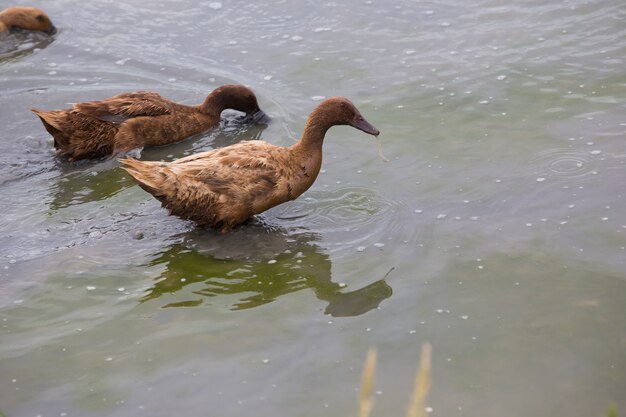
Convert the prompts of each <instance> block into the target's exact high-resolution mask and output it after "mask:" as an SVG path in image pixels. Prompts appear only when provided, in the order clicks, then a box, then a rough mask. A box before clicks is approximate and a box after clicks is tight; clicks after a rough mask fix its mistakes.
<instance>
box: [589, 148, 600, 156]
mask: <svg viewBox="0 0 626 417" xmlns="http://www.w3.org/2000/svg"><path fill="white" fill-rule="evenodd" d="M589 153H590V154H592V155H600V154H601V153H602V151H600V150H598V149H596V150H593V151H591V152H589Z"/></svg>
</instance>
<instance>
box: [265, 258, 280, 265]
mask: <svg viewBox="0 0 626 417" xmlns="http://www.w3.org/2000/svg"><path fill="white" fill-rule="evenodd" d="M276 262H278V261H276V259H270V260H269V261H267V263H268V264H269V265H271V264H275V263H276Z"/></svg>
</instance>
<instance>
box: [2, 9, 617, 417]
mask: <svg viewBox="0 0 626 417" xmlns="http://www.w3.org/2000/svg"><path fill="white" fill-rule="evenodd" d="M509 3H510V4H507V3H503V2H495V1H485V0H481V1H479V2H474V4H468V3H466V2H461V1H458V0H455V1H453V0H449V1H446V2H412V1H408V0H399V1H396V2H393V3H388V2H379V1H348V2H325V3H319V2H309V1H304V0H300V1H294V2H286V1H270V2H262V3H259V2H256V3H251V4H249V3H247V2H240V1H223V2H213V1H211V2H193V1H187V0H181V1H177V2H146V1H136V0H131V1H125V2H116V1H101V2H84V3H80V4H78V3H75V2H70V1H65V0H63V1H61V0H59V1H54V2H50V1H49V2H35V4H34V5H35V6H40V7H42V8H44V9H45V10H46V11H47V12H48V13H49V15H50V16H51V18H52V19H53V21H54V22H55V24H56V25H57V27H58V28H59V33H58V34H57V35H56V36H55V39H54V40H53V42H49V41H47V40H46V39H42V38H40V37H37V36H35V35H23V34H20V35H16V36H17V39H13V38H12V39H9V40H7V41H6V42H10V43H11V45H17V44H19V45H20V48H19V49H18V50H15V48H13V50H12V51H11V50H10V49H11V48H9V47H7V46H6V45H8V44H7V43H5V46H4V47H3V48H4V49H3V50H2V51H1V53H2V55H1V57H0V91H1V94H0V121H1V125H2V133H1V134H0V143H1V145H2V153H1V155H0V161H1V163H0V182H1V184H0V193H1V195H2V200H1V201H0V209H1V210H2V212H3V216H2V219H1V220H0V236H2V240H1V241H0V326H1V327H0V337H1V340H2V343H1V344H0V411H1V412H2V413H4V414H6V415H7V416H10V417H16V416H17V417H19V416H36V415H41V416H64V415H67V416H136V415H140V414H142V413H144V414H147V415H154V416H171V415H220V416H237V417H240V416H252V415H254V416H257V415H297V416H339V415H355V413H356V409H357V406H356V399H357V389H358V385H359V378H360V372H361V368H362V364H363V361H364V358H365V354H366V351H367V349H368V348H369V347H370V346H375V347H377V348H378V350H379V371H378V374H377V380H376V388H375V389H376V390H377V391H378V394H377V395H376V405H375V408H374V413H373V415H377V416H384V415H403V413H404V408H405V405H406V403H407V401H408V396H409V391H410V389H411V385H412V381H413V375H414V371H415V369H416V367H417V361H418V354H419V349H420V345H421V344H422V343H423V342H425V341H428V342H431V343H432V345H433V354H434V356H433V387H432V392H431V395H430V397H429V399H428V402H427V403H428V405H429V406H430V407H432V409H433V411H432V415H440V416H456V415H458V416H502V415H508V416H528V415H537V416H547V415H551V416H581V417H582V416H590V415H598V416H600V415H605V414H606V411H607V409H608V407H609V405H610V404H615V405H616V406H617V408H618V410H619V411H620V413H623V412H624V410H626V396H625V395H624V393H625V392H626V309H625V308H624V299H625V296H626V250H625V246H626V201H625V198H624V196H625V194H626V185H625V184H626V182H624V177H625V175H624V174H625V171H626V147H625V145H624V143H625V142H624V139H625V137H626V117H625V114H626V112H625V102H626V73H625V72H624V64H625V62H624V61H625V59H626V42H625V41H624V39H626V25H625V24H624V22H625V21H626V8H625V7H624V4H623V2H620V1H611V0H606V1H600V2H589V1H583V0H572V1H569V2H560V3H554V4H548V3H545V2H539V1H530V0H528V1H524V2H522V3H519V2H517V3H515V2H509ZM224 83H243V84H247V85H250V86H251V87H252V88H253V89H254V90H255V91H256V93H257V95H258V97H259V102H260V105H261V107H262V108H263V109H264V110H265V111H266V112H268V113H269V114H270V115H271V116H272V118H273V121H272V123H271V124H270V125H269V126H267V127H266V128H265V127H263V126H241V125H239V124H237V123H236V115H232V114H230V115H227V116H226V122H225V123H224V125H223V126H222V128H220V129H215V130H212V131H209V132H207V133H205V134H202V135H199V136H198V137H195V138H192V139H190V140H188V141H185V142H183V143H180V144H177V145H174V146H170V147H165V148H159V149H151V150H146V151H144V152H143V154H142V157H143V158H145V159H165V160H171V159H174V158H177V157H181V156H183V155H187V154H190V153H193V152H199V151H202V150H208V149H212V148H214V147H218V146H225V145H228V144H231V143H236V142H238V141H240V140H245V139H249V138H251V137H256V138H262V139H265V140H267V141H270V142H272V143H274V144H277V145H289V144H292V143H294V141H296V140H297V138H298V137H299V135H300V134H301V132H302V128H303V126H304V123H305V121H306V118H307V116H308V114H309V112H310V111H311V110H312V109H313V108H314V107H315V105H316V104H317V103H318V102H319V100H320V99H321V98H323V97H328V96H331V95H345V96H347V97H349V98H350V99H352V100H353V101H354V102H355V104H356V105H357V107H358V108H359V109H360V110H361V111H362V113H363V114H364V116H365V117H366V118H367V119H368V120H369V121H370V122H372V123H373V124H374V125H375V126H376V127H378V128H379V129H380V130H381V132H382V134H381V137H380V140H381V142H382V145H383V149H384V153H385V155H386V156H387V157H388V158H389V159H390V162H389V163H385V162H383V161H382V160H381V159H380V158H379V156H378V153H377V150H376V145H375V143H374V141H373V139H372V138H371V137H369V136H367V135H364V134H363V133H362V132H359V131H357V130H355V129H351V128H349V127H335V128H333V129H332V130H331V131H330V132H329V134H328V135H327V140H326V143H325V147H324V152H325V160H324V166H323V172H322V173H321V174H320V177H319V178H318V180H317V182H316V183H315V184H314V186H313V187H312V188H311V189H310V190H309V191H308V192H307V193H305V194H304V195H303V196H301V197H300V198H299V199H298V200H297V201H295V202H292V203H289V204H285V205H283V206H280V207H277V208H275V209H272V210H270V211H269V212H267V213H265V214H264V215H262V216H260V217H259V218H258V219H256V220H255V221H253V222H252V223H251V224H249V225H246V226H244V227H241V228H239V229H237V230H235V231H234V232H233V233H231V234H229V235H226V236H222V235H219V234H218V233H214V232H210V231H204V230H199V229H197V228H195V227H194V226H193V225H192V224H191V223H188V222H185V221H182V220H180V219H177V218H174V217H170V216H168V215H167V213H166V211H165V210H164V209H162V208H160V207H159V204H158V202H157V201H156V200H154V199H152V198H151V197H150V196H149V195H148V194H147V193H145V192H143V191H142V190H141V189H140V188H139V187H137V186H135V185H134V183H133V182H132V181H131V180H130V179H129V178H128V176H127V175H126V174H125V173H124V172H123V171H121V170H120V169H119V168H118V167H117V163H115V162H112V161H101V162H95V163H83V164H78V165H68V164H67V163H64V162H62V161H59V160H57V159H56V158H55V156H54V153H53V151H52V149H51V148H52V146H51V140H50V138H49V136H48V135H47V133H46V132H45V131H44V129H43V128H42V126H41V124H40V122H39V121H38V120H37V119H36V117H35V116H34V115H33V114H31V113H30V112H29V111H28V109H29V108H31V107H39V108H44V109H52V108H61V107H65V106H67V103H72V102H79V101H86V100H93V99H98V98H104V97H108V96H111V95H113V94H116V93H119V92H123V91H132V90H137V89H144V90H152V91H157V92H159V93H161V94H162V95H164V96H166V97H169V98H172V99H175V100H178V101H181V102H184V103H189V104H195V103H199V102H201V101H202V99H203V98H204V96H205V95H206V94H207V93H208V92H209V91H210V90H212V89H213V88H215V87H217V86H219V85H221V84H224Z"/></svg>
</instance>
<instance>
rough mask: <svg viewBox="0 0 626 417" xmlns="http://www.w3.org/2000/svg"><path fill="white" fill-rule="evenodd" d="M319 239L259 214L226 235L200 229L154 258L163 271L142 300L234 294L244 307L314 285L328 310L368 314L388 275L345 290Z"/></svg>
mask: <svg viewBox="0 0 626 417" xmlns="http://www.w3.org/2000/svg"><path fill="white" fill-rule="evenodd" d="M318 240H319V236H318V235H316V234H314V233H311V232H309V231H306V230H297V231H291V232H290V231H286V230H284V229H281V228H277V227H271V226H267V225H265V224H263V223H262V220H260V219H253V220H251V221H250V223H249V224H248V225H247V226H246V227H245V228H238V229H235V230H233V231H231V233H228V234H225V235H223V234H219V233H217V232H214V231H206V230H198V229H196V230H194V231H192V232H190V233H188V234H186V235H185V236H184V238H183V242H181V243H176V244H174V245H172V246H170V247H169V248H168V249H167V250H165V251H164V252H162V253H161V254H160V255H159V256H158V257H157V258H156V259H154V260H153V261H152V262H151V264H150V265H151V266H157V265H162V266H163V267H164V270H163V272H162V274H161V276H160V277H159V278H158V279H157V282H156V283H155V284H154V286H153V287H152V288H150V289H149V290H148V292H147V294H146V295H145V296H144V297H143V298H142V302H147V301H150V300H155V299H157V298H159V297H167V298H173V299H174V300H172V301H171V302H168V303H166V304H165V305H164V306H163V307H191V306H197V305H200V304H202V303H204V302H205V301H206V299H207V298H211V297H217V296H225V295H235V296H237V300H236V301H235V302H234V303H233V304H232V306H231V309H232V310H244V309H249V308H253V307H258V306H261V305H264V304H267V303H270V302H272V301H274V300H276V299H277V298H278V297H280V296H283V295H286V294H289V293H292V292H295V291H300V290H302V289H306V288H310V289H311V290H313V292H314V293H315V296H316V297H317V298H318V299H320V300H323V301H326V302H328V305H327V306H326V308H325V311H324V313H325V314H330V315H331V316H334V317H341V316H357V315H360V314H363V313H366V312H368V311H370V310H372V309H374V308H376V307H378V305H379V304H380V303H381V302H382V301H383V300H385V299H387V298H389V297H390V296H391V294H392V289H391V287H390V286H389V285H388V284H387V282H386V281H385V278H386V277H387V275H388V274H387V275H385V277H383V278H382V279H379V280H377V281H375V282H373V283H371V284H369V285H367V286H365V287H362V288H360V289H357V290H354V291H344V290H343V286H342V285H340V284H338V283H336V282H333V281H332V280H331V266H332V265H331V261H330V258H329V256H328V254H327V253H325V251H324V250H323V249H322V248H321V247H319V246H318V245H317V244H316V241H318ZM365 278H367V277H365ZM183 292H184V294H186V296H183V295H182V294H181V293H183ZM198 296H199V297H198ZM183 298H187V299H183ZM181 299H183V300H181ZM223 299H224V300H230V299H231V298H226V297H224V298H223ZM216 302H218V303H220V302H223V301H216Z"/></svg>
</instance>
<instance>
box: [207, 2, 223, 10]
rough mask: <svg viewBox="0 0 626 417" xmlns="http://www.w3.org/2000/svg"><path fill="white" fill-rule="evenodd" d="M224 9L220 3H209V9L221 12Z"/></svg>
mask: <svg viewBox="0 0 626 417" xmlns="http://www.w3.org/2000/svg"><path fill="white" fill-rule="evenodd" d="M221 8H222V3H221V2H219V1H212V2H210V3H209V9H213V10H219V9H221Z"/></svg>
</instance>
